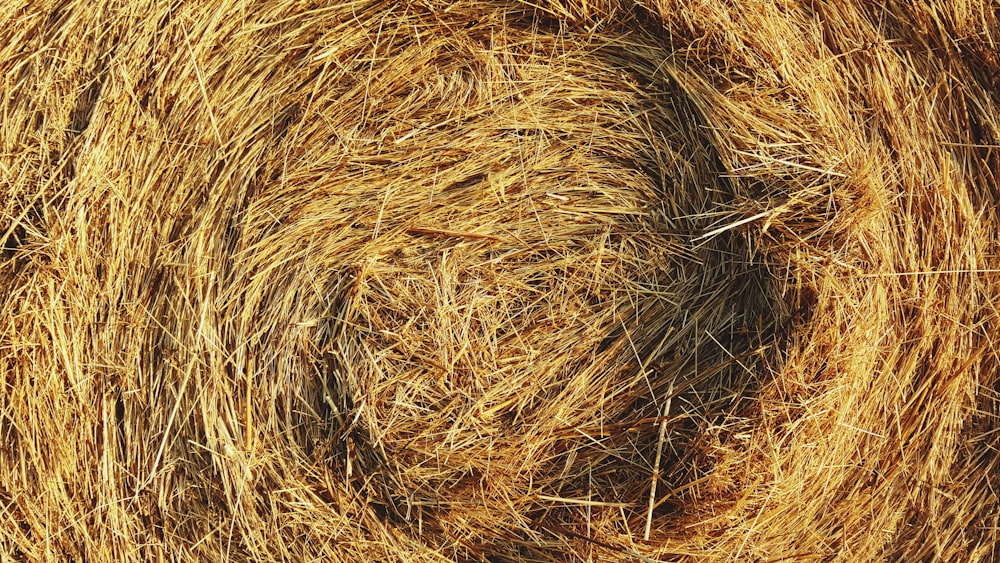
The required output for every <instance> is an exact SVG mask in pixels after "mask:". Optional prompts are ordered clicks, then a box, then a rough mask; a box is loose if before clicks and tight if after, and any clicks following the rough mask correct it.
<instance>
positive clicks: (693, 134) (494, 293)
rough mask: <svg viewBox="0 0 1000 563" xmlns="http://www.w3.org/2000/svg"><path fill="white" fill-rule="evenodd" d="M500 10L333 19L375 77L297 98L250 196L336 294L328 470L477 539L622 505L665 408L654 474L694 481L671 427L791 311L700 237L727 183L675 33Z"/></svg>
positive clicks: (323, 306) (320, 402)
mask: <svg viewBox="0 0 1000 563" xmlns="http://www.w3.org/2000/svg"><path fill="white" fill-rule="evenodd" d="M516 15H517V16H519V17H523V14H521V13H516ZM514 17H515V13H511V14H506V13H504V12H501V11H495V12H482V13H475V14H468V13H466V14H457V15H456V14H452V15H449V19H447V20H440V21H438V23H436V24H430V27H427V26H428V24H427V22H426V20H419V23H420V25H421V26H420V27H416V26H415V24H416V23H417V22H416V21H414V22H408V21H400V22H396V23H394V24H393V25H392V26H391V27H392V29H393V31H392V32H391V33H388V32H383V34H382V35H381V41H380V43H379V45H378V46H377V47H375V48H374V52H372V46H371V45H370V44H369V43H368V42H367V41H364V42H360V41H359V42H356V43H350V41H349V39H351V38H350V37H347V38H345V36H344V35H343V34H341V35H339V36H337V38H338V40H340V41H341V42H340V43H336V44H334V45H332V46H331V47H330V52H335V53H336V56H337V57H338V60H340V61H352V60H353V61H356V64H357V65H359V66H358V68H356V69H354V72H353V75H363V76H364V77H365V80H364V82H363V83H360V82H359V83H351V82H349V81H348V82H345V83H343V84H342V85H341V86H340V88H341V90H340V91H339V92H337V93H336V95H331V96H330V97H328V98H325V100H326V101H325V102H324V103H317V102H315V101H314V102H313V103H312V104H311V105H310V106H309V109H308V110H307V112H306V115H304V116H298V117H297V119H301V120H302V122H304V123H305V122H307V123H308V125H307V126H296V125H291V126H289V129H290V131H291V132H290V133H289V135H294V136H295V143H296V145H297V146H300V147H311V152H310V153H309V154H308V155H296V156H298V157H299V158H301V159H302V160H299V161H298V162H305V161H308V164H307V165H305V166H300V167H298V168H296V169H295V170H294V171H293V172H289V171H287V170H286V171H285V172H284V173H283V174H284V175H283V176H282V182H283V184H282V186H281V187H280V188H278V187H276V188H275V189H274V191H273V193H271V194H270V195H269V194H267V193H265V194H262V196H261V197H260V198H259V199H258V201H257V203H256V205H255V206H252V208H251V215H255V214H256V215H257V216H260V217H261V218H262V220H263V213H264V212H265V211H266V212H267V214H268V215H275V214H277V215H278V216H277V217H274V219H273V220H275V221H278V222H279V223H280V224H281V225H282V227H281V229H279V230H272V231H273V234H272V235H269V238H265V239H264V240H263V241H262V243H261V245H260V247H261V248H271V249H275V248H277V249H295V251H294V253H290V254H289V255H288V257H287V260H289V261H295V262H297V263H300V265H301V266H300V267H301V273H299V274H295V275H294V276H295V280H296V281H294V282H293V283H290V284H289V285H290V286H293V287H303V286H305V287H310V288H318V291H319V292H320V293H322V294H324V295H325V296H326V297H325V298H324V300H323V302H322V303H320V302H317V303H316V304H315V306H314V310H313V314H314V315H315V319H314V320H312V321H309V322H310V323H311V324H310V326H316V327H317V328H316V330H315V332H314V333H313V334H312V335H311V336H310V337H309V338H308V342H309V344H308V353H309V354H310V355H311V357H312V358H313V361H314V362H315V365H316V366H317V370H316V373H317V378H318V380H317V381H315V382H312V383H306V384H305V385H306V391H305V392H304V396H305V397H307V398H308V397H312V398H311V399H310V402H311V403H312V404H313V405H314V408H315V409H316V410H317V412H321V413H323V415H322V416H323V417H324V418H325V420H326V421H327V425H328V428H329V430H328V432H329V436H330V437H331V439H332V441H333V450H334V452H339V453H335V455H334V456H333V457H332V458H331V460H332V461H331V463H332V465H333V466H334V468H335V470H337V471H346V473H347V478H348V480H349V481H351V482H352V483H353V484H354V486H355V487H358V488H360V489H362V490H365V491H367V494H369V495H371V496H372V498H373V502H374V503H376V504H377V505H380V506H382V511H383V515H384V516H385V517H387V518H390V519H392V520H394V521H396V522H397V523H399V524H400V525H403V526H404V527H410V526H412V528H410V529H412V530H414V532H415V533H418V532H419V533H425V532H426V531H428V530H436V531H438V532H441V531H444V532H446V533H447V535H448V536H450V537H463V538H466V541H468V542H470V544H471V545H475V544H476V543H477V542H479V541H484V540H483V535H482V534H486V535H487V536H492V535H494V534H493V532H489V530H494V531H496V530H507V531H508V532H511V531H514V530H522V531H526V530H530V529H532V526H530V525H529V523H530V520H531V519H534V518H541V516H542V514H548V515H549V517H550V518H551V515H552V514H561V516H559V517H558V518H557V520H558V521H564V522H581V521H582V520H581V517H582V515H583V514H584V513H586V521H587V522H590V524H588V525H608V526H617V525H618V524H612V523H611V522H612V521H620V516H619V512H620V511H619V508H620V507H622V506H628V507H629V508H630V510H631V509H633V508H634V507H635V506H637V505H636V504H635V502H636V501H637V500H638V499H642V498H645V495H648V490H649V487H650V482H651V480H652V474H653V472H654V467H653V464H654V452H655V451H656V449H657V442H658V441H659V439H658V436H659V434H658V428H659V426H660V425H661V424H660V423H661V422H663V421H667V422H668V424H669V427H670V433H671V436H672V438H671V442H670V444H672V445H670V446H668V447H667V450H666V451H665V452H664V461H663V462H662V467H661V474H663V475H670V476H671V477H670V479H672V480H674V481H676V482H681V481H683V480H684V479H687V478H688V477H687V476H689V475H690V474H693V473H692V472H693V469H694V466H695V465H697V463H703V461H699V462H695V461H694V457H696V456H698V455H701V453H700V450H695V449H691V450H690V451H685V449H683V447H678V444H684V442H685V440H686V439H689V438H690V437H691V436H693V435H694V434H695V433H694V432H693V428H694V425H695V424H702V423H704V422H705V421H715V420H717V419H719V418H720V417H722V416H725V415H726V414H727V413H731V412H732V411H733V410H734V409H735V408H736V407H737V405H738V404H739V403H740V401H741V400H743V399H744V398H746V396H747V395H748V394H749V393H752V390H753V389H754V387H755V385H756V381H755V378H756V377H757V376H756V375H755V374H756V373H757V372H756V371H755V370H752V369H751V368H750V366H752V365H753V364H754V362H755V359H754V358H755V357H751V356H750V355H748V354H749V352H751V351H753V350H759V349H760V348H761V347H762V346H766V345H767V344H769V343H770V342H771V341H772V340H773V338H774V336H773V332H774V330H773V329H774V326H773V325H774V323H775V319H776V318H778V317H780V315H778V314H777V313H775V312H774V308H775V306H774V303H772V301H771V299H770V298H769V296H768V290H767V285H768V283H767V278H766V275H765V274H764V273H762V272H761V269H760V266H759V265H754V264H753V263H752V260H751V259H750V256H749V251H748V249H746V248H744V246H743V245H742V243H741V242H740V241H739V240H738V239H736V238H735V237H728V236H726V235H721V236H718V237H716V238H713V239H709V240H702V239H696V236H697V235H699V234H701V233H703V232H705V230H706V228H707V227H708V225H709V224H710V223H711V221H712V220H713V217H712V216H710V215H709V212H710V211H711V210H717V209H718V208H719V206H720V205H722V204H725V202H726V200H727V197H729V196H727V187H726V184H725V180H720V179H719V175H720V170H719V169H718V167H717V166H716V165H715V164H714V163H713V157H712V154H711V153H710V151H709V150H708V149H707V148H706V147H707V142H706V141H705V140H704V139H703V138H702V137H701V133H700V131H699V125H698V118H697V116H696V115H695V113H694V112H693V111H692V110H691V109H690V106H689V105H688V104H687V103H686V102H685V100H684V99H683V98H682V97H681V96H680V95H679V94H678V93H677V92H676V91H675V90H674V88H673V87H672V85H671V84H670V81H669V80H668V79H667V78H666V77H664V76H663V75H662V74H661V73H659V72H658V69H657V67H658V65H659V64H660V63H661V62H662V61H663V60H665V59H666V58H667V56H668V54H667V53H666V52H665V51H663V50H662V49H661V48H657V47H655V46H653V45H655V44H656V41H655V40H654V39H653V38H650V37H643V36H641V35H634V36H630V37H617V38H615V37H611V38H608V36H604V37H602V38H601V39H594V38H591V37H587V36H584V35H574V34H572V33H567V32H563V33H561V34H560V33H555V32H548V31H545V30H541V29H538V28H537V26H536V27H519V26H517V25H512V22H511V21H506V23H503V22H504V20H505V19H507V18H510V19H513V18H514ZM404 19H405V18H404ZM372 23H373V24H374V22H372ZM501 24H502V25H501ZM354 39H356V40H357V39H359V37H355V38H354ZM660 43H662V42H660ZM361 55H364V56H361ZM345 76H346V75H345ZM345 80H346V78H345ZM290 190H298V193H297V194H296V195H294V197H292V196H291V195H290ZM290 202H291V203H292V204H291V205H289V203H290ZM279 210H280V211H279ZM268 221H270V219H268ZM289 252H291V251H289ZM269 259H270V260H274V261H278V262H280V261H281V260H282V259H279V258H275V257H274V256H273V255H272V256H271V257H270V258H269ZM311 291H312V289H309V290H308V291H307V293H308V292H311ZM272 299H273V298H272ZM282 299H285V300H287V299H290V297H287V296H286V297H285V298H282ZM311 307H312V306H311ZM668 405H672V407H671V408H670V410H669V411H668V410H667V406H668ZM702 426H704V424H702ZM702 430H704V429H702ZM659 447H660V448H661V449H662V448H663V444H662V442H661V443H660V444H659ZM670 506H671V505H670V504H664V505H662V506H659V507H658V513H662V512H664V511H668V510H669V507H670ZM609 507H610V509H612V510H610V511H609V516H608V517H607V518H606V519H605V520H601V517H600V516H599V514H600V513H601V512H602V511H605V510H606V509H608V508H609ZM612 513H613V514H612ZM600 522H604V523H603V524H600ZM515 535H517V534H516V533H515ZM475 538H479V539H475Z"/></svg>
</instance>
